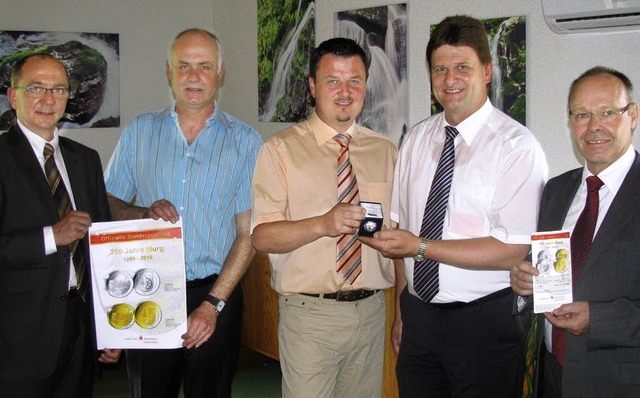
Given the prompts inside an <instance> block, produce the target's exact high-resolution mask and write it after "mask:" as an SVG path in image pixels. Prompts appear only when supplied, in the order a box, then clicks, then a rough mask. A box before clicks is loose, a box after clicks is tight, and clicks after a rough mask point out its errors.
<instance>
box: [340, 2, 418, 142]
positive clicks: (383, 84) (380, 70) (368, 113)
mask: <svg viewBox="0 0 640 398" xmlns="http://www.w3.org/2000/svg"><path fill="white" fill-rule="evenodd" d="M333 26H334V30H333V33H334V36H336V37H348V38H351V39H354V40H355V41H356V42H358V44H360V46H362V48H364V50H365V52H366V53H367V54H369V56H370V58H371V66H370V67H369V79H368V80H367V97H366V100H365V104H364V107H363V109H362V113H361V114H360V116H359V117H358V123H359V124H361V125H363V126H365V127H368V128H370V129H372V130H375V131H377V132H379V133H382V134H384V135H386V136H388V137H389V138H390V139H391V140H392V141H393V142H394V143H396V144H397V145H399V144H400V143H401V141H402V137H403V135H404V133H405V132H406V130H407V125H408V120H409V119H408V109H409V106H408V103H409V95H408V89H407V5H406V4H395V5H388V6H382V7H372V8H363V9H358V10H350V11H339V12H336V13H334V25H333Z"/></svg>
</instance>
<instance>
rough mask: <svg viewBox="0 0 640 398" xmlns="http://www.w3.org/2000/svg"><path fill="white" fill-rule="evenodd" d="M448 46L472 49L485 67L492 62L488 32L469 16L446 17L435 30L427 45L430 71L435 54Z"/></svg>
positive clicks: (480, 23)
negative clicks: (439, 49)
mask: <svg viewBox="0 0 640 398" xmlns="http://www.w3.org/2000/svg"><path fill="white" fill-rule="evenodd" d="M447 44H448V45H450V46H456V47H459V46H468V47H471V48H473V50H474V51H475V52H476V55H477V56H478V59H480V62H482V64H483V65H487V64H488V63H489V62H491V52H490V51H489V39H488V38H487V31H486V30H485V29H484V25H483V24H482V22H480V21H479V20H477V19H475V18H472V17H470V16H468V15H454V16H450V17H446V18H445V19H443V20H442V21H440V23H439V24H438V25H437V26H436V28H435V29H434V30H433V32H432V33H431V36H430V37H429V43H428V44H427V63H428V64H429V70H431V57H432V55H433V52H434V51H436V50H437V49H438V48H440V47H442V46H444V45H447Z"/></svg>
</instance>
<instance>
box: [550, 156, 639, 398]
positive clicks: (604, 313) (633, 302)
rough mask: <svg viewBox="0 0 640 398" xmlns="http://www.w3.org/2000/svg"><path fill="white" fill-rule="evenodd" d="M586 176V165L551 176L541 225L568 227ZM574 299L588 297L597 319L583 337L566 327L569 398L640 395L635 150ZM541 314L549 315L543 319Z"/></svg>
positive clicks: (565, 379)
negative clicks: (580, 187) (575, 201)
mask: <svg viewBox="0 0 640 398" xmlns="http://www.w3.org/2000/svg"><path fill="white" fill-rule="evenodd" d="M581 177H582V168H580V169H576V170H572V171H569V172H567V173H565V174H562V175H560V176H558V177H555V178H553V179H551V180H549V182H548V183H547V185H546V186H545V189H544V193H543V195H542V202H541V207H540V217H539V221H538V231H554V230H559V229H562V225H563V223H564V220H565V217H566V215H567V212H568V211H569V207H570V206H571V202H572V201H573V198H574V196H575V194H576V192H577V190H578V188H579V186H580V182H581ZM573 300H574V301H588V302H589V310H590V319H591V320H590V326H589V331H588V332H587V333H585V334H583V335H581V336H574V335H573V334H571V333H567V343H566V352H565V362H564V367H563V380H562V393H563V397H598V398H604V397H612V398H613V397H615V398H623V397H640V158H639V156H638V153H637V152H636V157H635V160H634V162H633V166H632V167H631V169H630V170H629V172H628V173H627V175H626V177H625V179H624V182H623V183H622V185H621V187H620V190H619V191H618V193H617V195H616V197H615V198H614V200H613V202H612V203H611V207H610V208H609V210H608V212H607V214H606V216H605V218H604V220H603V222H602V225H601V226H600V228H599V229H598V232H597V233H596V236H595V237H594V240H593V245H592V246H591V250H590V252H589V255H588V256H587V259H586V262H585V265H584V268H583V269H582V272H581V274H580V278H579V279H578V281H577V282H576V285H575V286H574V297H573ZM543 320H544V317H542V319H540V321H541V323H540V325H542V321H543ZM543 329H544V328H543V327H540V328H539V330H543ZM539 341H542V339H540V340H539Z"/></svg>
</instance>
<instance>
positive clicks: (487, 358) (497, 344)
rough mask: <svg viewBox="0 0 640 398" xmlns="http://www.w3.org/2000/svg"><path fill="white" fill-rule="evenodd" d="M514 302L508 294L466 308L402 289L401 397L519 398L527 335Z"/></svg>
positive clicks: (501, 292) (497, 295)
mask: <svg viewBox="0 0 640 398" xmlns="http://www.w3.org/2000/svg"><path fill="white" fill-rule="evenodd" d="M512 303H513V294H512V293H511V291H510V290H508V291H500V292H499V293H496V294H494V295H491V296H489V297H487V298H483V299H479V300H477V301H476V302H471V303H468V304H463V303H459V304H457V303H456V304H451V305H446V304H444V305H437V304H429V303H424V302H422V301H421V300H420V299H419V298H417V297H415V296H413V295H411V294H410V293H409V292H408V291H407V290H406V289H405V290H404V291H403V292H402V294H401V296H400V306H401V311H402V325H403V326H402V342H401V345H400V353H399V355H398V365H397V368H396V373H397V376H398V386H399V390H400V396H401V397H429V398H438V397H443V398H444V397H447V398H449V397H456V398H458V397H465V398H469V397H477V398H485V397H491V398H501V397H504V398H514V397H520V395H521V393H522V381H523V371H524V352H525V351H524V341H525V336H524V333H523V330H522V329H521V326H520V325H519V321H518V319H517V317H515V316H513V315H512V314H511V311H512Z"/></svg>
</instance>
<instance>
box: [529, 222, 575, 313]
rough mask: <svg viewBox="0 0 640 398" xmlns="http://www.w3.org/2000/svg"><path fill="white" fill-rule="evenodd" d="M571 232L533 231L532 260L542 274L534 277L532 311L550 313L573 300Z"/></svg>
mask: <svg viewBox="0 0 640 398" xmlns="http://www.w3.org/2000/svg"><path fill="white" fill-rule="evenodd" d="M570 248H571V240H570V233H569V231H552V232H538V233H534V234H531V263H532V264H533V266H534V267H536V268H537V269H538V272H539V275H538V276H534V277H533V312H534V313H536V314H538V313H541V312H550V311H553V310H555V309H556V308H558V307H560V306H561V305H562V304H566V303H571V302H572V301H573V288H572V283H571V250H570Z"/></svg>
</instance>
